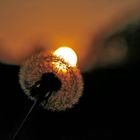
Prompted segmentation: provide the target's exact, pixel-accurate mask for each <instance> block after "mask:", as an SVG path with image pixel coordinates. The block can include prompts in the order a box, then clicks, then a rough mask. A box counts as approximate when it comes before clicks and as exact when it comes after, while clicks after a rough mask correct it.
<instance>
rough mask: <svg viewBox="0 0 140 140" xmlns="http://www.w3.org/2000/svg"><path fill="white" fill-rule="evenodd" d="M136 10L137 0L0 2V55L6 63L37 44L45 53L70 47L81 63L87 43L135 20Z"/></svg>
mask: <svg viewBox="0 0 140 140" xmlns="http://www.w3.org/2000/svg"><path fill="white" fill-rule="evenodd" d="M139 7H140V1H139V0H123V1H122V0H70V1H68V0H12V1H11V0H1V1H0V19H1V21H0V43H1V46H5V48H2V49H1V50H0V51H1V53H2V54H3V55H4V57H5V56H8V57H9V59H10V56H11V57H13V56H14V57H15V56H18V55H19V56H22V53H23V52H25V54H26V49H27V52H28V48H29V46H30V47H31V45H33V44H35V43H40V42H41V43H42V44H43V45H44V46H45V47H46V46H47V48H49V49H54V48H58V47H59V46H63V45H67V46H70V47H72V48H74V49H75V51H76V52H77V53H78V56H79V59H80V60H82V57H83V56H86V54H85V53H86V52H87V51H88V50H89V44H90V43H91V42H94V43H93V44H96V45H97V44H98V42H102V40H103V39H104V38H107V36H108V35H110V34H112V32H114V31H116V30H118V29H120V28H122V27H123V26H124V25H125V24H126V23H128V22H130V21H133V19H135V18H136V19H137V18H138V16H139V14H138V13H139V12H140V9H139ZM11 48H12V49H11ZM25 48H26V49H25ZM7 50H10V54H6V53H7ZM5 52H6V53H5ZM15 52H16V53H15ZM15 54H16V55H15ZM1 56H2V55H0V57H1ZM19 56H18V58H19ZM0 59H1V58H0ZM2 59H5V58H2ZM14 59H17V58H14ZM14 59H13V60H14ZM11 60H12V59H11Z"/></svg>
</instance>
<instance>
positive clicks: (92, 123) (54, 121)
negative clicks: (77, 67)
mask: <svg viewBox="0 0 140 140" xmlns="http://www.w3.org/2000/svg"><path fill="white" fill-rule="evenodd" d="M139 34H140V33H139ZM139 34H135V38H134V37H133V40H132V42H133V44H131V43H129V44H130V46H134V47H135V46H139V44H140V43H139V42H140V41H139V40H140V39H139V38H140V37H139ZM129 37H130V36H129ZM137 37H139V38H137ZM131 38H132V36H131ZM136 48H137V47H136ZM138 50H139V49H137V51H136V52H137V54H139V52H140V51H138ZM133 56H134V55H133ZM138 56H139V55H138ZM134 57H135V56H134ZM139 60H140V59H138V57H136V59H135V60H133V61H129V63H126V64H124V65H121V66H116V67H108V68H102V69H97V70H94V71H92V72H90V73H88V74H83V77H84V82H85V88H84V95H83V96H82V98H81V99H80V102H79V104H77V105H76V106H75V107H74V108H73V109H70V110H67V111H65V112H59V113H57V112H51V111H47V110H43V109H42V108H38V109H36V110H35V111H34V112H33V114H32V115H31V117H30V118H29V120H28V121H27V123H26V125H25V127H24V128H23V129H22V131H21V133H20V135H19V137H18V140H53V139H57V140H59V139H60V140H93V139H107V140H111V139H112V135H113V133H114V132H117V135H120V134H121V133H124V131H125V130H126V128H127V127H128V128H131V127H130V125H131V124H133V123H135V122H134V121H133V119H134V118H135V115H136V114H135V110H136V109H137V104H138V102H137V100H138V98H137V97H138V94H139V93H140V89H139V83H140V67H139V66H140V61H139ZM18 72H19V67H17V66H8V65H3V64H0V130H1V131H0V140H10V139H9V138H10V137H11V136H12V135H13V133H14V132H15V130H16V129H17V127H18V126H19V124H20V122H21V121H22V119H23V118H24V116H25V114H26V113H27V112H28V110H29V108H30V107H31V105H32V103H33V102H32V101H30V100H29V99H27V97H26V95H25V94H24V93H23V91H22V90H21V88H20V85H19V83H18ZM131 116H133V117H132V118H131ZM116 129H117V131H116ZM131 129H133V128H131ZM126 134H127V135H128V136H129V135H130V134H129V132H126Z"/></svg>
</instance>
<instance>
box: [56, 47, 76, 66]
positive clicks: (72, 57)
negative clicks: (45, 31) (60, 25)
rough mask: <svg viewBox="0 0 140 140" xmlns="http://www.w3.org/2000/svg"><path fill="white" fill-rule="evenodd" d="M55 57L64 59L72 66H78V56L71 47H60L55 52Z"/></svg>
mask: <svg viewBox="0 0 140 140" xmlns="http://www.w3.org/2000/svg"><path fill="white" fill-rule="evenodd" d="M54 55H56V56H58V57H61V58H63V59H64V60H65V61H66V62H67V63H69V64H70V65H71V66H73V67H74V66H76V64H77V55H76V53H75V52H74V50H72V49H71V48H69V47H60V48H58V49H57V50H56V51H55V52H54Z"/></svg>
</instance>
